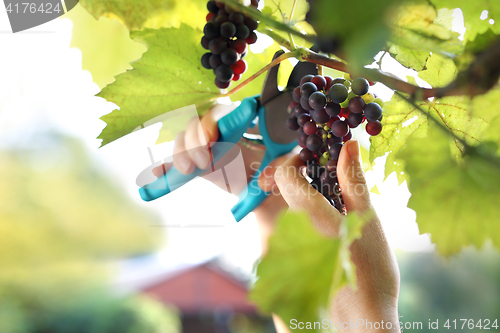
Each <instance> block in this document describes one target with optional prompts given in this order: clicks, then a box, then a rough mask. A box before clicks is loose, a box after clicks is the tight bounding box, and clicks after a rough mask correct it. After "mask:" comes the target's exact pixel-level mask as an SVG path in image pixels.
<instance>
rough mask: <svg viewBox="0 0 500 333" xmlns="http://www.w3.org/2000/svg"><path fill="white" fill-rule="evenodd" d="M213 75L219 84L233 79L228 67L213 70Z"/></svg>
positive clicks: (232, 73)
mask: <svg viewBox="0 0 500 333" xmlns="http://www.w3.org/2000/svg"><path fill="white" fill-rule="evenodd" d="M215 75H216V76H217V80H219V81H221V82H228V81H231V79H232V78H233V76H234V72H233V69H232V68H231V67H230V66H228V65H221V66H219V67H217V69H216V70H215Z"/></svg>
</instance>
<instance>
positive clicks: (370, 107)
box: [364, 103, 382, 121]
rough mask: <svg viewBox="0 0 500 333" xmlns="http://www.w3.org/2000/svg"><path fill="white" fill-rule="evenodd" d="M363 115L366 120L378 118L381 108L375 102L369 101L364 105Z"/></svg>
mask: <svg viewBox="0 0 500 333" xmlns="http://www.w3.org/2000/svg"><path fill="white" fill-rule="evenodd" d="M364 115H365V117H366V119H368V121H375V120H379V119H380V117H381V116H382V108H381V107H380V105H378V104H377V103H369V104H367V105H366V106H365V109H364Z"/></svg>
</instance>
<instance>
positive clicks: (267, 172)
mask: <svg viewBox="0 0 500 333" xmlns="http://www.w3.org/2000/svg"><path fill="white" fill-rule="evenodd" d="M294 155H295V154H294V153H290V154H286V155H283V156H280V157H278V158H277V159H275V160H274V161H272V162H271V163H269V165H268V166H267V167H265V168H264V170H263V171H262V173H261V174H260V175H259V178H258V179H257V181H258V184H259V187H260V188H261V189H263V190H264V191H266V192H271V191H272V190H273V189H274V187H275V186H276V182H275V181H274V173H275V172H276V169H277V168H278V167H279V166H280V165H282V164H284V163H285V162H286V161H288V160H289V159H290V158H291V157H293V156H294Z"/></svg>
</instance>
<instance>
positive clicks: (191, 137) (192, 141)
mask: <svg viewBox="0 0 500 333" xmlns="http://www.w3.org/2000/svg"><path fill="white" fill-rule="evenodd" d="M215 126H217V123H216V125H215ZM184 143H185V148H186V151H187V153H188V155H189V157H190V158H191V161H193V162H194V164H195V165H196V166H197V167H198V168H200V169H202V170H205V169H206V168H208V166H209V165H210V155H209V152H208V148H207V146H206V144H207V142H206V140H205V135H204V133H203V128H202V126H201V122H200V120H199V118H198V117H195V118H193V119H191V121H190V122H189V123H188V126H187V130H186V133H185V135H184Z"/></svg>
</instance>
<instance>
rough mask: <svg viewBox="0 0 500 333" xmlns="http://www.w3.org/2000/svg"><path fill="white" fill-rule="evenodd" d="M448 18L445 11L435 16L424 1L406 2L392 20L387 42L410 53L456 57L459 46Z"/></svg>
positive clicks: (431, 7) (456, 35) (450, 16)
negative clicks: (390, 34)
mask: <svg viewBox="0 0 500 333" xmlns="http://www.w3.org/2000/svg"><path fill="white" fill-rule="evenodd" d="M452 14H453V12H452V11H451V10H446V9H442V10H440V11H439V13H438V11H436V9H435V8H434V7H433V6H431V5H429V3H428V2H427V1H408V3H407V4H404V5H401V6H400V7H399V8H398V10H397V11H396V15H395V17H394V19H393V20H392V36H391V41H392V42H393V43H396V44H398V45H399V46H401V47H404V48H406V49H410V50H414V51H432V52H439V53H444V54H452V55H454V54H459V53H461V52H462V42H461V41H460V40H459V39H458V37H459V34H458V33H456V32H453V31H452V30H451V24H450V21H451V18H452ZM404 50H405V49H402V50H399V52H398V53H401V52H402V51H404ZM391 53H392V52H391ZM427 54H428V53H427ZM400 57H401V55H400ZM403 65H404V64H403ZM414 69H415V70H418V68H414Z"/></svg>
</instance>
